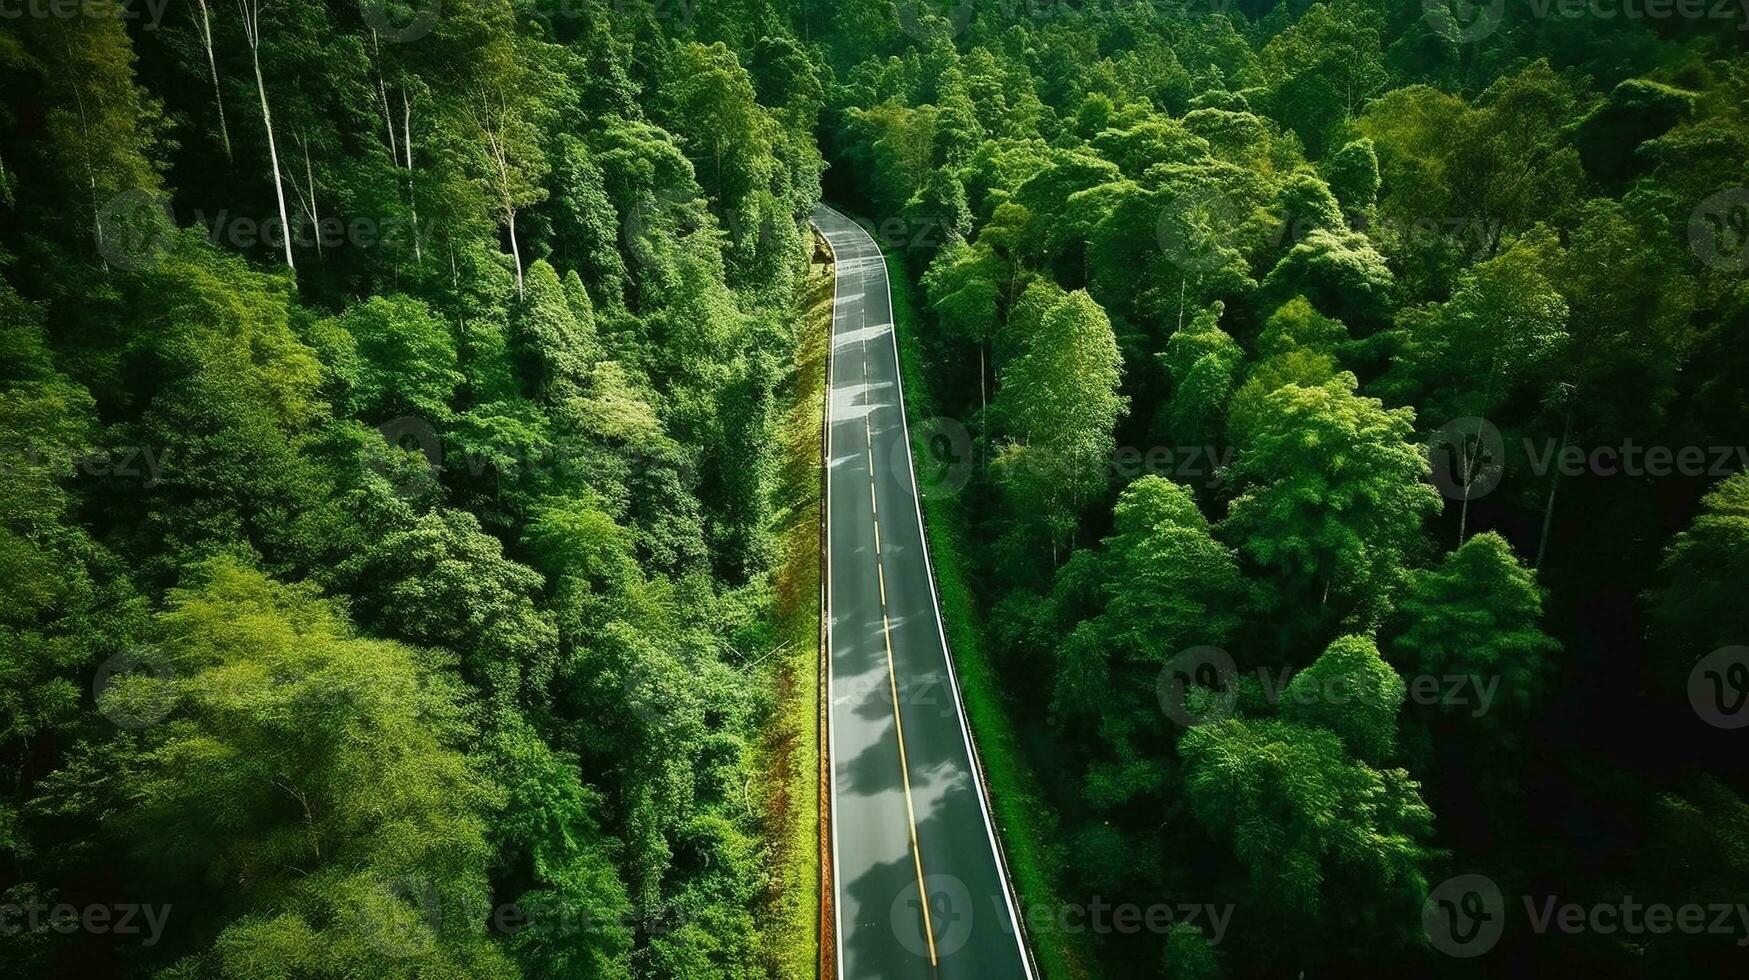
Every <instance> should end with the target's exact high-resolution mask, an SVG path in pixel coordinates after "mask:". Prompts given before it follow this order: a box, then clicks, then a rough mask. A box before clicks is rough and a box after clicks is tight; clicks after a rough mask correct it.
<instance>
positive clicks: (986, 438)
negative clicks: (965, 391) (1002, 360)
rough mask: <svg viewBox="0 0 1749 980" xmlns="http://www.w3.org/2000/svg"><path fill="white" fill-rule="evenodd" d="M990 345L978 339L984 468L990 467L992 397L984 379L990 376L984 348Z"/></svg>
mask: <svg viewBox="0 0 1749 980" xmlns="http://www.w3.org/2000/svg"><path fill="white" fill-rule="evenodd" d="M988 344H989V341H988V340H985V339H984V338H983V337H979V338H978V404H979V405H980V406H981V408H982V411H981V412H980V413H979V415H978V434H979V435H980V436H981V437H982V438H981V439H980V440H979V442H981V443H982V445H980V446H979V447H978V454H979V456H980V457H981V458H982V459H983V461H984V468H985V469H988V468H989V467H990V395H989V390H988V388H987V386H986V385H985V384H984V379H985V377H986V376H987V374H988V371H987V369H986V368H985V367H984V348H985V347H986V346H987V345H988Z"/></svg>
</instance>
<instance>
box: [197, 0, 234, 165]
mask: <svg viewBox="0 0 1749 980" xmlns="http://www.w3.org/2000/svg"><path fill="white" fill-rule="evenodd" d="M194 2H195V3H198V4H200V36H201V41H202V43H204V44H205V45H206V67H207V71H208V72H209V73H210V74H211V75H212V79H213V102H215V103H217V105H218V107H219V138H220V139H221V140H223V141H224V144H225V161H226V162H228V163H234V162H235V158H234V157H232V155H231V127H230V124H229V123H227V122H225V93H224V90H223V89H221V88H220V87H219V62H218V58H217V56H216V55H214V54H213V22H212V15H211V14H210V13H209V12H208V10H207V5H206V0H194ZM189 16H190V17H192V16H193V14H192V13H190V14H189Z"/></svg>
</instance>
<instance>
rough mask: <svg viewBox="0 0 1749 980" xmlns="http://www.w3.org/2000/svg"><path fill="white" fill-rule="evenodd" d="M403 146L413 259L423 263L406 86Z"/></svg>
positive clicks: (409, 108)
mask: <svg viewBox="0 0 1749 980" xmlns="http://www.w3.org/2000/svg"><path fill="white" fill-rule="evenodd" d="M401 147H402V150H403V151H404V152H405V153H406V154H407V212H408V213H409V214H410V215H412V218H413V261H414V262H416V263H420V264H423V263H424V262H425V253H424V250H423V249H421V248H420V246H419V201H418V194H417V193H416V192H415V191H414V189H413V104H412V103H411V102H409V101H407V90H406V88H404V87H403V88H402V89H401Z"/></svg>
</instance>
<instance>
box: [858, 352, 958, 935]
mask: <svg viewBox="0 0 1749 980" xmlns="http://www.w3.org/2000/svg"><path fill="white" fill-rule="evenodd" d="M866 344H867V341H864V345H865V349H866ZM862 423H863V431H864V432H865V433H866V434H867V435H868V499H869V505H870V507H871V508H872V509H873V511H874V518H875V521H874V540H875V575H876V576H877V577H878V580H879V582H880V588H881V636H882V638H883V639H884V640H885V641H886V645H887V684H888V686H889V687H890V688H891V689H892V694H893V728H894V730H895V731H896V732H897V733H898V737H899V774H900V776H901V778H902V780H903V782H904V785H905V819H906V822H908V823H909V824H910V831H911V862H912V864H913V865H914V866H915V867H916V869H917V904H918V905H919V906H921V907H922V910H923V936H924V938H925V939H927V940H928V941H929V965H930V966H932V967H934V966H939V965H940V962H939V961H938V960H937V959H936V955H935V926H934V924H933V923H932V922H931V921H930V916H929V889H928V888H927V887H926V886H925V885H924V884H923V848H922V847H920V846H919V845H918V843H917V808H916V806H915V805H914V804H913V803H912V802H911V762H910V759H909V758H908V757H907V756H906V754H905V720H904V718H903V717H902V716H901V715H900V714H899V674H898V671H897V670H896V669H895V668H894V666H893V623H892V620H891V619H890V618H889V617H888V615H887V565H886V562H885V561H884V560H883V559H882V558H881V520H880V505H879V504H878V503H877V502H876V498H875V475H874V474H875V467H874V424H873V423H872V422H870V421H869V418H868V416H866V415H864V416H863V418H862Z"/></svg>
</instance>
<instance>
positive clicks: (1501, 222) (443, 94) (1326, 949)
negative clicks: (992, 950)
mask: <svg viewBox="0 0 1749 980" xmlns="http://www.w3.org/2000/svg"><path fill="white" fill-rule="evenodd" d="M1598 6H1599V5H1597V4H1570V3H1552V4H1538V3H1535V2H1531V3H1525V4H1519V3H1496V4H1494V5H1492V6H1491V7H1490V6H1483V5H1472V4H1469V3H1453V4H1451V5H1450V7H1449V8H1448V7H1447V6H1446V5H1445V4H1444V3H1442V2H1438V0H1430V2H1428V3H1425V4H1423V3H1416V2H1389V3H1387V2H1385V0H1327V2H1319V3H1312V2H1309V0H1280V2H1276V0H1108V2H1098V0H1089V2H1085V3H1069V2H1049V0H1011V2H999V0H991V2H989V3H983V2H973V0H966V2H963V3H943V2H940V0H936V2H923V0H897V2H896V3H895V2H894V0H836V2H833V0H716V2H694V0H446V2H443V3H441V4H439V3H437V2H435V0H424V2H414V3H410V4H409V3H405V2H403V0H236V2H231V3H226V2H220V0H169V2H166V3H162V4H142V3H134V4H122V3H118V2H117V0H89V2H86V3H82V4H77V5H57V4H20V5H15V6H13V7H11V8H8V9H9V11H13V10H15V11H17V16H13V14H12V13H11V12H8V13H6V16H5V21H6V22H5V24H3V25H0V91H3V93H4V94H3V95H0V461H3V465H4V473H5V477H6V479H5V480H4V482H3V483H0V913H4V915H5V917H4V918H0V970H3V971H4V972H5V973H6V974H8V975H19V976H50V975H92V976H162V977H174V978H195V977H251V978H254V977H263V978H265V977H281V978H289V977H335V976H365V975H369V976H373V977H413V976H422V977H434V976H441V977H463V976H466V977H481V976H503V977H513V976H527V977H571V976H582V977H607V978H615V977H626V978H630V977H660V978H668V977H681V978H705V977H719V976H733V977H759V976H801V975H811V973H812V964H813V961H812V959H811V958H810V955H806V954H805V955H802V956H801V957H799V958H797V957H796V956H794V955H792V953H793V947H794V946H795V944H797V943H803V944H804V945H805V944H806V943H807V942H811V941H812V937H801V936H796V935H793V934H789V930H790V927H789V926H788V925H786V924H785V921H786V920H780V919H779V918H777V917H774V916H773V915H772V914H771V910H772V909H773V908H775V907H777V906H779V905H782V904H783V903H785V902H787V901H789V900H790V898H789V897H787V896H786V895H785V894H783V893H784V892H785V891H786V890H793V889H797V888H801V889H804V890H805V889H807V888H811V887H813V882H812V881H799V882H798V881H796V880H793V879H791V878H787V877H785V876H784V875H782V874H780V873H778V871H777V870H776V864H777V862H778V860H779V858H778V856H777V852H778V848H777V847H775V846H774V842H773V830H772V826H771V823H772V822H771V819H770V814H769V812H768V811H769V810H770V808H771V803H770V800H768V799H767V796H768V791H767V790H766V788H765V787H764V781H765V779H766V778H767V776H768V772H767V770H768V769H769V768H770V765H771V763H770V759H769V758H768V750H767V745H768V741H769V740H768V738H767V734H768V730H769V728H770V727H771V726H772V724H773V723H774V716H775V715H776V714H777V713H778V709H777V708H776V707H775V701H776V697H777V694H776V692H777V689H778V686H779V678H777V677H776V676H775V674H774V672H773V670H772V668H771V664H770V662H769V660H768V657H769V654H770V651H771V650H772V648H773V647H774V645H775V644H776V642H777V641H776V637H775V627H774V612H773V606H774V602H775V599H774V591H775V590H774V585H773V576H774V569H775V568H776V566H777V565H778V564H779V563H780V561H781V560H782V556H781V549H779V548H778V547H776V545H775V544H774V540H773V533H774V524H775V521H776V519H777V517H776V513H777V510H778V509H779V507H780V501H779V500H778V499H777V497H778V494H777V492H776V484H777V481H778V476H777V473H778V470H779V469H780V468H781V465H782V458H781V456H782V450H781V448H780V439H779V438H778V437H777V435H776V430H777V427H778V425H779V419H780V416H781V415H782V413H783V410H784V406H785V405H786V404H787V403H788V400H789V399H790V398H791V397H792V396H793V395H794V394H795V387H796V378H795V360H796V358H795V351H796V349H797V348H798V346H800V345H801V344H802V343H803V342H804V341H803V338H802V336H801V332H802V325H801V321H800V318H799V317H798V315H797V309H798V307H799V305H800V304H801V302H802V300H803V299H804V294H805V293H806V291H807V289H808V286H809V278H808V277H809V275H810V273H809V268H808V257H809V254H810V250H811V248H812V245H811V243H810V241H809V232H808V228H807V224H806V217H807V215H808V214H809V213H810V212H811V211H812V209H813V208H814V206H815V205H816V204H817V203H819V201H820V200H821V198H822V193H823V192H824V194H825V196H826V198H827V199H829V200H831V201H834V202H839V203H840V204H841V205H842V206H843V207H844V208H845V209H846V210H848V211H851V212H854V213H857V214H860V215H862V216H863V217H865V218H866V219H867V221H868V223H869V226H870V227H871V228H872V229H873V230H874V232H875V234H876V237H877V238H879V239H880V240H881V241H882V242H883V244H884V245H886V246H887V247H888V248H889V251H890V254H891V255H892V257H893V259H894V274H895V275H898V276H908V277H909V278H910V280H911V282H912V283H913V284H914V285H915V289H916V292H917V295H918V297H919V299H920V300H921V304H920V305H921V308H922V316H921V318H920V319H919V321H918V323H917V324H916V335H915V336H914V337H912V338H910V340H911V341H912V342H914V343H915V344H916V345H917V347H918V349H919V350H921V351H922V353H923V358H922V359H923V362H924V367H925V374H926V375H927V383H928V384H929V385H930V387H931V389H932V391H933V392H934V394H935V397H936V400H937V402H938V404H937V405H936V411H938V412H939V413H940V414H941V415H942V416H943V417H944V419H943V420H941V421H939V422H938V423H937V424H936V425H934V426H933V427H930V428H929V431H933V432H944V431H947V432H952V433H956V434H963V435H964V440H963V445H955V443H956V441H958V440H956V439H953V438H946V439H939V440H935V441H934V443H932V444H931V445H929V446H926V447H923V448H924V449H927V450H930V451H932V452H933V454H934V455H935V457H936V458H935V459H933V460H925V461H924V462H925V463H930V462H933V463H936V464H938V466H937V467H929V466H926V467H925V468H926V469H927V468H946V469H947V470H950V471H956V472H952V473H950V476H949V478H946V479H943V480H941V481H939V482H938V483H937V484H935V485H933V486H932V488H931V490H930V492H931V493H932V494H934V495H935V496H936V497H937V498H938V500H939V499H940V498H943V497H946V496H947V495H953V499H952V501H951V504H952V506H954V507H956V508H958V510H959V511H960V512H961V513H963V515H964V516H965V519H966V520H967V521H968V523H969V525H970V527H971V529H972V531H973V532H974V533H972V534H970V535H967V536H966V538H965V541H966V542H967V543H966V545H965V547H967V548H968V549H969V553H968V554H966V555H965V556H963V557H964V560H965V561H966V562H967V563H968V564H969V565H970V566H971V567H972V568H973V569H975V572H976V575H975V580H976V582H977V596H976V600H977V606H978V609H977V612H978V615H979V617H980V618H979V628H980V629H982V630H983V631H984V632H985V634H986V636H987V638H988V641H989V648H990V650H991V656H992V659H993V663H994V667H995V671H996V674H997V676H998V677H999V678H1000V681H1001V686H1002V689H1003V692H1004V694H1005V697H1006V701H1005V704H1006V707H1007V710H1008V712H1009V714H1010V715H1011V716H1012V718H1013V721H1014V722H1015V724H1016V725H1017V726H1018V727H1019V729H1020V730H1021V731H1022V732H1023V738H1022V740H1021V742H1022V744H1021V746H1020V751H1021V755H1022V758H1019V759H1017V760H1013V761H1014V763H1015V764H1016V765H1020V766H1023V767H1024V768H1026V769H1028V770H1030V771H1031V772H1033V773H1035V774H1036V777H1037V779H1038V781H1039V783H1040V785H1041V786H1042V790H1043V795H1044V798H1045V799H1046V800H1047V801H1048V804H1049V806H1048V808H1047V809H1046V810H1044V811H1041V812H1038V813H1036V814H1035V815H1034V819H1036V821H1037V826H1036V827H1034V828H1030V829H1031V830H1032V831H1034V832H1035V833H1036V834H1037V835H1039V837H1040V838H1041V839H1043V840H1045V841H1047V842H1048V851H1049V853H1048V859H1049V860H1048V869H1047V870H1048V879H1049V883H1050V888H1051V890H1052V894H1049V895H1040V894H1026V893H1024V892H1023V894H1022V895H1021V896H1020V897H1021V899H1022V901H1023V903H1034V904H1036V903H1043V902H1069V903H1077V904H1080V905H1086V904H1087V903H1089V902H1116V903H1133V904H1136V905H1141V906H1150V905H1157V904H1160V903H1199V904H1203V905H1207V906H1208V907H1210V908H1215V907H1220V908H1224V909H1226V910H1228V911H1230V913H1231V914H1230V916H1228V917H1225V918H1222V919H1221V922H1222V926H1221V928H1220V929H1218V930H1215V929H1211V928H1209V924H1208V923H1207V922H1205V921H1204V922H1196V921H1193V922H1191V923H1189V924H1185V923H1180V924H1178V925H1177V926H1175V927H1173V928H1170V929H1165V930H1159V929H1145V930H1140V931H1135V932H1129V931H1115V932H1111V931H1108V932H1107V933H1104V934H1100V935H1076V936H1063V935H1056V934H1054V933H1053V932H1052V931H1051V930H1050V929H1049V928H1048V927H1047V928H1045V929H1043V930H1042V931H1035V934H1034V936H1033V939H1034V941H1035V942H1038V943H1041V944H1042V943H1050V944H1058V943H1061V944H1063V946H1064V948H1065V949H1066V950H1067V952H1065V953H1064V954H1063V955H1062V956H1060V957H1042V959H1043V960H1044V961H1045V962H1047V963H1049V964H1052V966H1051V967H1050V970H1049V972H1051V973H1053V974H1054V973H1058V972H1060V973H1062V974H1063V975H1065V976H1145V975H1164V976H1171V977H1181V978H1210V977H1220V976H1232V977H1281V976H1296V975H1304V976H1320V975H1323V976H1331V975H1351V974H1354V973H1364V974H1365V975H1384V976H1397V975H1401V976H1424V975H1429V974H1434V975H1448V974H1449V975H1456V974H1458V973H1467V972H1472V971H1474V970H1476V969H1477V968H1478V966H1480V968H1482V969H1484V970H1486V971H1488V972H1494V973H1503V974H1504V973H1515V974H1517V973H1522V974H1524V975H1536V974H1539V973H1540V974H1544V975H1558V974H1568V975H1572V974H1577V973H1580V972H1584V973H1587V974H1591V975H1598V976H1640V975H1654V974H1666V973H1670V972H1672V971H1682V972H1685V973H1703V974H1711V975H1730V974H1731V973H1733V972H1736V971H1740V970H1741V964H1742V963H1743V962H1744V956H1745V955H1749V954H1746V953H1745V951H1744V947H1743V946H1742V945H1741V943H1749V913H1744V912H1743V908H1744V906H1743V904H1742V903H1745V902H1749V802H1746V799H1749V796H1746V794H1749V768H1746V766H1745V764H1744V761H1743V760H1744V754H1743V752H1742V751H1741V749H1742V742H1741V737H1742V736H1741V734H1740V731H1741V728H1740V727H1739V726H1742V725H1744V724H1745V723H1749V707H1746V705H1745V703H1744V701H1745V697H1746V696H1749V647H1745V646H1744V644H1749V603H1746V602H1745V601H1744V597H1745V595H1746V594H1749V593H1746V588H1749V476H1746V475H1744V474H1745V470H1746V469H1749V458H1746V457H1749V449H1744V448H1742V447H1744V446H1749V345H1746V344H1745V334H1744V332H1745V330H1749V189H1745V188H1746V187H1749V32H1746V31H1745V30H1744V29H1745V28H1746V27H1749V20H1746V16H1745V12H1744V10H1743V9H1741V8H1740V6H1738V5H1736V4H1730V5H1719V4H1713V3H1704V4H1687V3H1676V4H1673V5H1670V6H1664V7H1658V5H1656V4H1647V5H1644V6H1641V7H1636V8H1634V9H1637V10H1639V11H1640V12H1641V16H1625V15H1624V16H1605V15H1603V14H1602V13H1600V11H1599V9H1598ZM1604 6H1606V7H1607V9H1608V11H1612V12H1615V13H1622V12H1623V11H1626V10H1627V9H1628V8H1627V7H1621V8H1617V7H1616V6H1614V5H1604ZM1654 8H1657V9H1663V10H1665V11H1676V13H1670V14H1668V15H1666V16H1658V15H1656V14H1650V13H1649V12H1650V11H1651V10H1652V9H1654ZM1682 12H1686V13H1682ZM907 380H909V379H907ZM936 443H939V444H936ZM944 450H945V452H944ZM940 546H941V545H940V544H939V543H938V544H937V547H940ZM1462 876H1481V877H1482V878H1483V879H1485V881H1486V883H1487V884H1488V885H1489V886H1490V887H1491V888H1492V889H1493V896H1492V897H1493V901H1494V902H1495V903H1496V904H1495V906H1494V907H1493V911H1494V913H1495V919H1496V920H1498V919H1502V918H1503V919H1504V935H1503V937H1502V938H1499V940H1498V941H1499V945H1498V948H1495V947H1494V946H1492V945H1488V946H1487V948H1479V947H1476V946H1474V945H1473V944H1472V943H1471V940H1472V939H1473V936H1471V935H1470V934H1468V933H1463V934H1454V932H1453V930H1452V929H1450V928H1447V929H1446V930H1444V931H1443V932H1442V930H1441V928H1440V927H1439V921H1440V915H1441V914H1443V910H1444V909H1445V908H1446V907H1445V906H1442V905H1441V904H1440V900H1441V896H1442V895H1443V894H1445V893H1446V891H1448V890H1449V888H1450V886H1451V883H1452V881H1454V880H1457V881H1460V882H1461V881H1464V880H1467V879H1465V878H1464V877H1462ZM1463 897H1464V898H1466V899H1467V898H1468V897H1469V896H1468V895H1467V894H1466V895H1465V896H1463ZM810 900H811V899H810ZM1545 901H1553V902H1556V903H1559V904H1567V903H1573V904H1578V905H1581V906H1583V907H1585V908H1586V909H1592V908H1595V907H1598V906H1613V907H1621V906H1622V905H1623V904H1624V902H1625V903H1628V904H1632V903H1636V902H1637V903H1639V905H1640V906H1642V907H1644V906H1645V905H1647V904H1648V903H1652V904H1657V903H1662V904H1663V905H1665V906H1668V907H1688V906H1697V905H1698V906H1700V907H1702V908H1703V909H1711V908H1713V907H1714V906H1718V905H1725V906H1728V907H1729V909H1730V910H1733V911H1731V914H1730V915H1729V917H1728V918H1727V919H1724V920H1723V921H1724V923H1725V924H1724V925H1723V926H1719V927H1716V928H1714V927H1712V926H1713V925H1714V922H1715V916H1714V915H1713V914H1712V913H1711V912H1708V913H1707V914H1706V916H1705V923H1706V925H1707V926H1708V927H1707V928H1697V929H1690V928H1673V927H1667V928H1664V929H1655V928H1650V927H1644V928H1639V929H1633V928H1620V927H1617V928H1592V927H1590V926H1585V927H1582V928H1565V927H1562V926H1560V925H1548V924H1547V923H1546V922H1545V923H1544V925H1543V927H1541V928H1538V926H1537V923H1538V921H1539V920H1538V919H1537V915H1538V914H1540V913H1541V910H1542V909H1543V908H1544V905H1543V903H1544V902H1545ZM58 908H72V909H75V910H88V909H92V908H99V909H102V910H104V916H105V918H104V920H103V922H101V923H99V924H96V925H93V924H92V922H91V921H90V918H89V917H87V918H86V920H85V921H84V922H82V923H81V922H73V923H68V922H66V921H62V920H60V919H57V918H56V916H55V915H54V914H52V912H51V910H54V909H58ZM1533 908H1534V910H1536V911H1535V914H1532V913H1530V912H1527V910H1529V909H1533ZM123 909H125V910H126V918H127V921H126V924H125V925H124V924H123V922H122V919H123V915H122V913H121V912H120V911H117V910H123ZM112 913H113V921H112V920H111V918H109V916H111V914H112ZM1739 915H1741V918H1739ZM1046 918H1047V919H1048V918H1049V917H1048V916H1047V917H1046ZM1596 918H1597V917H1596V916H1591V917H1590V918H1589V919H1588V920H1586V921H1588V922H1595V920H1596ZM1618 925H1619V923H1618ZM1047 926H1048V923H1047ZM1666 926H1669V923H1668V922H1666ZM1460 932H1461V930H1460ZM1496 935H1498V933H1497V934H1496ZM1481 954H1485V955H1486V956H1487V957H1488V958H1487V959H1485V960H1480V961H1477V960H1471V959H1468V957H1469V956H1473V955H1481ZM1058 963H1062V964H1065V965H1064V966H1062V967H1058V966H1056V965H1055V964H1058ZM798 964H799V965H798ZM803 967H805V968H806V969H805V970H803V969H802V968H803Z"/></svg>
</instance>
